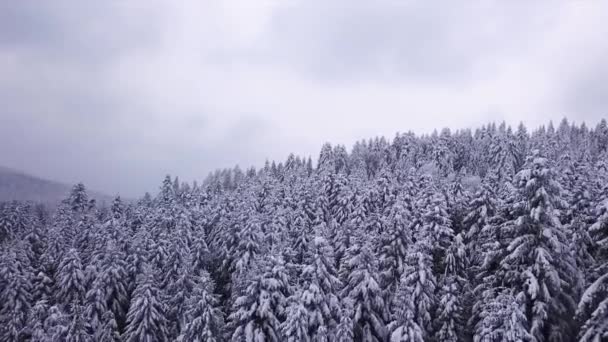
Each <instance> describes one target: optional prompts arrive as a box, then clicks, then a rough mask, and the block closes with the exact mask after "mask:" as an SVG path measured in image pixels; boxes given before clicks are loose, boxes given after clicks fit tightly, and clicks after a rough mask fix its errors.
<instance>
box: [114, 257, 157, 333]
mask: <svg viewBox="0 0 608 342" xmlns="http://www.w3.org/2000/svg"><path fill="white" fill-rule="evenodd" d="M165 312H166V309H165V307H164V305H163V304H162V302H161V296H160V291H159V289H158V287H156V285H155V281H154V275H153V274H152V271H151V270H150V269H147V267H146V270H145V272H144V274H143V275H141V276H140V278H139V281H138V284H137V288H136V289H135V292H134V293H133V298H132V299H131V305H130V308H129V313H128V314H127V328H126V330H125V333H124V334H123V336H122V339H123V341H125V342H137V341H148V342H152V341H159V342H160V341H166V340H167V337H168V327H167V319H166V317H165Z"/></svg>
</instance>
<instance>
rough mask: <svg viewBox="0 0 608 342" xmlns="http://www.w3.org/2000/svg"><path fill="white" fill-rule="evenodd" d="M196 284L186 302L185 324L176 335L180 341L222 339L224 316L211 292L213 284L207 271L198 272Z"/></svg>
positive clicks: (201, 341) (209, 341)
mask: <svg viewBox="0 0 608 342" xmlns="http://www.w3.org/2000/svg"><path fill="white" fill-rule="evenodd" d="M199 277H200V279H199V280H198V281H197V283H198V286H197V287H196V288H195V289H194V292H193V294H192V296H191V297H190V298H189V299H188V301H187V303H186V312H185V314H184V316H185V319H184V322H186V325H185V326H184V327H183V329H182V331H181V335H180V336H179V337H178V339H177V340H178V341H180V342H219V341H223V339H222V332H223V328H224V317H223V314H222V311H221V310H220V309H219V301H218V299H217V296H216V295H214V294H213V288H214V284H213V281H212V280H211V278H210V276H209V274H208V273H207V271H205V270H202V271H201V272H200V276H199Z"/></svg>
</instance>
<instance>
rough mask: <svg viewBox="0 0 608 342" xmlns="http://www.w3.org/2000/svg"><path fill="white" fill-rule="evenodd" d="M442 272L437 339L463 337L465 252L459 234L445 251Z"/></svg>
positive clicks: (448, 339) (458, 338)
mask: <svg viewBox="0 0 608 342" xmlns="http://www.w3.org/2000/svg"><path fill="white" fill-rule="evenodd" d="M444 264H445V268H444V274H443V275H442V277H441V280H440V287H439V291H438V296H437V297H438V303H437V314H436V316H435V317H436V322H435V325H436V326H437V327H438V329H437V330H436V334H435V338H436V339H437V340H438V341H460V340H462V339H463V333H464V322H463V313H464V311H463V298H464V297H465V293H466V290H467V279H466V273H465V272H466V266H467V262H466V252H465V246H464V243H463V239H462V237H461V236H460V234H458V235H456V236H455V237H454V241H453V242H452V245H451V246H450V248H449V249H448V250H447V251H446V256H445V262H444Z"/></svg>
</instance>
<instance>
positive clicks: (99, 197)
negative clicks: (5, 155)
mask: <svg viewBox="0 0 608 342" xmlns="http://www.w3.org/2000/svg"><path fill="white" fill-rule="evenodd" d="M71 189H72V185H69V184H66V183H62V182H59V181H55V180H50V179H46V178H42V177H39V176H34V175H31V174H28V173H26V172H24V171H21V170H17V169H13V168H9V167H5V166H1V165H0V202H5V201H33V202H39V203H44V204H50V205H55V204H58V203H59V202H61V201H62V200H63V199H64V198H66V197H67V196H68V195H69V192H70V190H71ZM89 194H90V196H91V198H94V199H95V200H96V201H98V202H100V203H103V202H105V203H110V201H111V200H112V196H109V195H107V194H104V193H102V192H99V191H94V190H92V191H89Z"/></svg>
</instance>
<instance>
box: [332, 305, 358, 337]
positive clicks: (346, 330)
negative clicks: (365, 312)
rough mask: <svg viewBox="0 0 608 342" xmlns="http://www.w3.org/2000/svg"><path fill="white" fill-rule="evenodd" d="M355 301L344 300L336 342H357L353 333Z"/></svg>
mask: <svg viewBox="0 0 608 342" xmlns="http://www.w3.org/2000/svg"><path fill="white" fill-rule="evenodd" d="M353 310H354V308H353V301H352V300H351V299H350V298H344V299H343V300H342V309H341V311H340V323H339V324H338V327H337V329H336V341H338V342H353V341H354V340H355V336H354V332H353V317H354V316H355V315H354V312H353Z"/></svg>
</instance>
